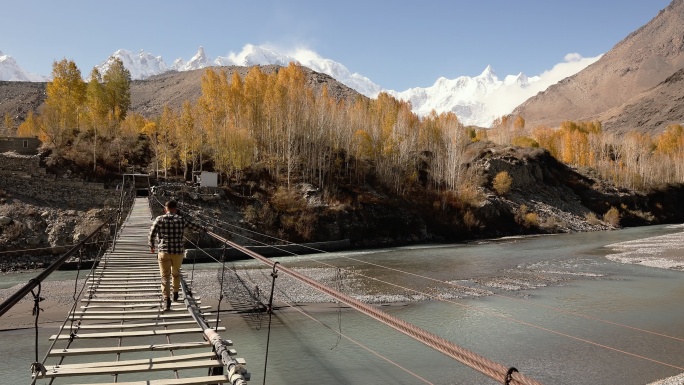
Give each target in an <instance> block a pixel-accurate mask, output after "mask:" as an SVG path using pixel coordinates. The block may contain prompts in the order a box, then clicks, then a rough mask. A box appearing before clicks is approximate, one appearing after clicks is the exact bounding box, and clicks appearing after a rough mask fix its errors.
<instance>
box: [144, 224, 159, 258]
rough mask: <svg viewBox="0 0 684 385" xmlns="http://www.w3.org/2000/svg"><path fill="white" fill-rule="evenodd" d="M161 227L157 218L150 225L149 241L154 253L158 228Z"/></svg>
mask: <svg viewBox="0 0 684 385" xmlns="http://www.w3.org/2000/svg"><path fill="white" fill-rule="evenodd" d="M158 227H159V222H158V221H157V220H156V219H155V220H154V223H152V226H151V227H150V233H149V234H148V235H147V243H148V244H149V245H150V251H151V252H153V253H154V240H155V238H156V235H157V228H158Z"/></svg>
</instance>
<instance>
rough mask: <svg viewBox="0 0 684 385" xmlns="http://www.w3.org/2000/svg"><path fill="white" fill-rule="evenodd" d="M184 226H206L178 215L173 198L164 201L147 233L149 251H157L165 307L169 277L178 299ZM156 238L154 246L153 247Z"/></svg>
mask: <svg viewBox="0 0 684 385" xmlns="http://www.w3.org/2000/svg"><path fill="white" fill-rule="evenodd" d="M186 227H189V228H191V229H194V230H198V231H201V230H204V231H206V228H204V227H202V226H199V225H197V224H195V223H192V222H190V221H188V220H186V219H185V218H183V217H182V216H180V215H178V203H177V202H176V201H175V200H173V199H172V200H170V201H168V202H166V205H165V206H164V214H163V215H160V216H158V217H157V218H156V219H155V220H154V223H152V227H150V234H149V235H148V242H149V244H150V251H151V252H152V253H154V252H155V250H156V251H157V252H158V255H157V260H158V261H159V273H160V274H161V288H162V294H163V296H164V301H165V303H166V309H165V310H170V309H171V290H170V288H169V285H170V282H169V281H170V280H171V279H170V278H173V300H174V301H178V289H179V288H180V267H181V264H182V263H183V244H184V243H185V240H184V239H183V231H184V230H185V228H186ZM155 240H156V247H155Z"/></svg>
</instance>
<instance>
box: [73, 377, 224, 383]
mask: <svg viewBox="0 0 684 385" xmlns="http://www.w3.org/2000/svg"><path fill="white" fill-rule="evenodd" d="M229 383H230V379H229V378H228V376H226V375H223V374H221V375H218V376H204V377H186V378H179V379H175V378H174V379H165V380H150V381H134V382H111V383H101V384H98V385H209V384H229ZM72 385H92V384H72Z"/></svg>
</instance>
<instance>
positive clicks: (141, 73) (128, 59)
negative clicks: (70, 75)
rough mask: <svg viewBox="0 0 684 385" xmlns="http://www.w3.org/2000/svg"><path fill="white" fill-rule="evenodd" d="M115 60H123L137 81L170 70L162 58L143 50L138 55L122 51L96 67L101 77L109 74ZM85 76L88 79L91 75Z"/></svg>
mask: <svg viewBox="0 0 684 385" xmlns="http://www.w3.org/2000/svg"><path fill="white" fill-rule="evenodd" d="M114 58H118V59H121V62H122V63H123V65H124V67H126V69H127V70H128V71H129V72H130V73H131V78H132V79H135V80H138V79H146V78H148V77H150V76H153V75H157V74H160V73H163V72H166V71H168V70H169V68H168V66H167V65H166V63H164V59H162V57H161V56H152V54H150V53H147V52H145V51H143V50H140V52H138V54H137V55H136V54H134V53H133V52H131V51H127V50H125V49H120V50H118V51H116V52H114V53H113V54H112V55H111V56H110V57H109V58H108V59H107V60H106V61H104V62H102V63H100V64H99V65H98V66H96V67H97V70H98V71H100V74H101V75H104V74H105V72H107V70H108V69H109V66H110V65H111V63H112V60H114ZM83 75H84V76H86V77H87V76H88V75H89V74H83Z"/></svg>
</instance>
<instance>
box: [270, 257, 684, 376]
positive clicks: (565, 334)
mask: <svg viewBox="0 0 684 385" xmlns="http://www.w3.org/2000/svg"><path fill="white" fill-rule="evenodd" d="M272 247H273V248H275V249H278V250H281V251H283V252H286V253H290V254H292V255H297V254H295V253H292V252H289V251H287V250H284V249H281V248H278V247H276V246H272ZM343 258H347V257H343ZM350 259H353V258H350ZM308 260H309V261H311V262H315V263H319V264H322V265H325V266H328V267H331V268H336V269H337V268H339V267H338V266H335V265H332V264H328V263H325V262H322V261H318V260H314V259H311V258H308ZM354 260H356V259H354ZM358 261H359V262H363V261H361V260H358ZM370 264H371V265H372V263H370ZM378 266H380V267H381V265H378ZM389 269H392V268H389ZM352 274H354V275H358V276H361V277H364V278H367V279H371V280H375V281H378V282H381V283H384V284H387V285H390V286H395V287H398V288H401V289H404V290H407V291H413V292H415V293H417V294H421V295H423V296H426V297H430V298H433V299H436V300H440V301H443V302H448V303H452V304H454V305H457V306H461V307H466V308H470V309H473V310H477V311H480V312H483V313H488V314H491V315H494V316H496V317H499V318H502V319H505V320H508V321H512V322H515V323H519V324H521V325H526V326H529V327H532V328H535V329H539V330H543V331H546V332H549V333H553V334H557V335H560V336H563V337H566V338H570V339H574V340H577V341H580V342H584V343H587V344H590V345H594V346H598V347H601V348H604V349H608V350H612V351H615V352H617V353H621V354H625V355H629V356H632V357H635V358H639V359H643V360H646V361H650V362H653V363H656V364H659V365H663V366H668V367H671V368H675V369H678V370H684V368H682V367H679V366H676V365H672V364H669V363H666V362H662V361H659V360H656V359H652V358H649V357H645V356H642V355H639V354H635V353H630V352H627V351H625V350H622V349H618V348H614V347H611V346H608V345H604V344H600V343H598V342H594V341H591V340H587V339H584V338H580V337H576V336H573V335H570V334H567V333H563V332H560V331H557V330H553V329H549V328H545V327H542V326H539V325H535V324H533V323H530V322H527V321H522V320H518V319H516V318H513V317H509V316H503V315H501V314H498V313H495V312H492V311H488V310H485V309H481V308H478V307H475V306H471V305H465V304H461V303H458V302H455V301H451V300H448V299H445V298H441V297H438V296H434V295H431V294H428V293H424V292H421V291H419V290H415V289H412V288H408V287H405V286H401V285H397V284H394V283H391V282H387V281H383V280H380V279H377V278H374V277H370V276H367V275H364V274H361V273H358V272H352ZM408 274H413V273H408ZM464 287H465V288H468V289H471V288H470V287H468V286H464ZM472 289H476V288H472ZM504 297H505V296H504ZM654 333H655V332H654ZM655 334H658V333H655ZM665 336H666V335H665ZM668 337H669V336H668ZM674 339H678V338H676V337H674Z"/></svg>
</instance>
